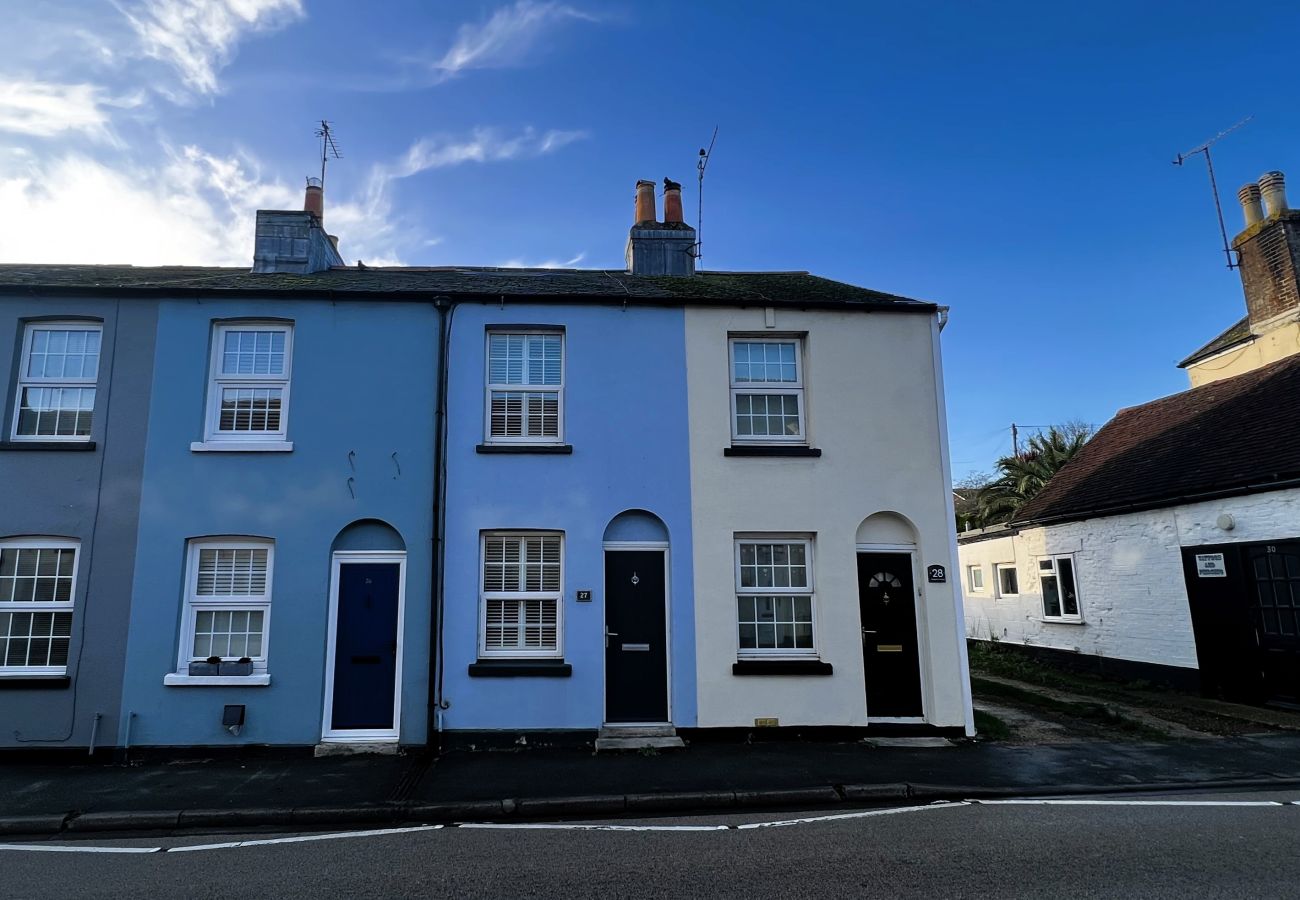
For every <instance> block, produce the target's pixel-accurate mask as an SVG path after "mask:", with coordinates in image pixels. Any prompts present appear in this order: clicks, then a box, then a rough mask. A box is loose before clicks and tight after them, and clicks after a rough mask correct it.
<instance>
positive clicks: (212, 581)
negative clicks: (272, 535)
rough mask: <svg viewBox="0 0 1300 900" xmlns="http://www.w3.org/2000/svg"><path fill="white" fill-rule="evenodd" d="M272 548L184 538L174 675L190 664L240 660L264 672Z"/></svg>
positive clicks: (259, 543) (255, 671)
mask: <svg viewBox="0 0 1300 900" xmlns="http://www.w3.org/2000/svg"><path fill="white" fill-rule="evenodd" d="M273 550H274V548H273V546H272V544H271V543H270V542H269V541H260V540H253V539H247V540H240V539H236V538H231V539H225V540H202V541H191V542H190V548H189V559H188V564H187V566H186V575H185V611H184V615H183V617H182V624H181V641H180V659H179V661H178V668H177V672H178V673H179V674H181V675H186V674H189V673H190V672H191V663H198V664H202V663H208V664H216V665H220V664H221V663H227V664H229V663H239V662H241V661H243V660H247V661H248V662H249V663H251V669H252V671H251V673H248V674H257V675H265V674H266V659H267V643H268V638H269V634H268V631H269V625H270V617H271V572H272V556H273ZM198 669H199V670H200V671H196V672H195V674H212V675H215V674H219V673H217V672H209V671H206V670H203V667H202V666H201V665H200V666H199V667H198Z"/></svg>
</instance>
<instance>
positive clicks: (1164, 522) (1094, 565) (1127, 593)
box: [958, 489, 1300, 667]
mask: <svg viewBox="0 0 1300 900" xmlns="http://www.w3.org/2000/svg"><path fill="white" fill-rule="evenodd" d="M1223 513H1228V514H1230V515H1231V516H1232V517H1233V519H1234V525H1235V527H1234V528H1233V529H1232V530H1231V531H1225V530H1223V529H1221V528H1219V527H1218V525H1217V524H1216V521H1217V519H1218V517H1219V516H1220V515H1221V514H1223ZM1298 536H1300V489H1291V490H1285V491H1272V492H1269V493H1264V494H1252V495H1250V496H1247V497H1231V498H1227V499H1223V500H1211V501H1207V502H1204V503H1192V504H1186V505H1183V506H1173V507H1168V508H1165V509H1158V510H1149V511H1146V512H1138V513H1129V514H1125V515H1118V516H1107V517H1105V518H1100V519H1089V520H1087V521H1083V522H1066V523H1064V524H1061V525H1049V526H1045V527H1034V528H1026V529H1024V530H1022V531H1021V532H1020V533H1019V534H1017V535H1012V536H1009V537H1001V538H994V539H991V540H986V541H976V542H972V543H966V544H962V545H960V547H959V549H958V556H959V558H960V559H961V568H962V571H961V578H962V587H963V589H964V593H965V607H966V633H967V635H968V636H969V637H972V638H976V639H979V640H989V639H990V638H991V637H995V638H996V639H997V640H999V641H1005V642H1008V643H1013V644H1032V645H1035V646H1040V647H1052V648H1056V649H1060V650H1072V651H1076V652H1079V653H1093V654H1097V655H1099V656H1108V657H1115V658H1118V659H1129V660H1137V661H1140V662H1151V663H1160V664H1163V665H1169V666H1188V667H1195V666H1196V646H1195V641H1194V639H1193V636H1192V621H1191V614H1190V612H1189V610H1188V605H1187V590H1186V587H1185V586H1184V581H1183V563H1182V554H1181V548H1182V547H1191V546H1196V545H1203V544H1225V543H1236V542H1245V541H1266V540H1284V539H1295V538H1297V537H1298ZM1055 554H1072V555H1073V556H1074V559H1075V571H1076V577H1077V579H1078V590H1079V602H1080V606H1081V608H1082V612H1083V624H1081V625H1079V624H1064V623H1057V622H1045V621H1044V620H1043V607H1042V592H1041V588H1040V585H1039V581H1038V560H1039V559H1040V558H1042V557H1043V556H1045V555H1055ZM994 563H1015V565H1016V569H1017V573H1018V575H1019V578H1020V595H1019V596H1018V597H1004V598H1000V599H999V598H996V597H995V590H994V588H995V584H994V578H993V564H994ZM972 565H980V566H982V567H983V569H984V590H983V591H982V592H980V591H972V590H971V589H970V580H969V572H968V568H969V567H970V566H972Z"/></svg>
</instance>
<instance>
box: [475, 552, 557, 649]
mask: <svg viewBox="0 0 1300 900" xmlns="http://www.w3.org/2000/svg"><path fill="white" fill-rule="evenodd" d="M482 592H483V596H482V603H481V604H480V605H481V607H482V619H481V625H480V636H479V652H480V653H481V654H482V655H483V656H484V657H514V658H531V657H558V656H560V655H561V651H562V646H561V641H560V633H561V632H560V628H561V624H562V617H563V603H562V602H561V600H562V598H563V596H564V593H563V592H564V536H563V535H562V534H560V533H559V532H550V533H547V532H531V533H524V534H517V533H516V534H512V533H508V532H487V533H485V534H484V535H483V582H482Z"/></svg>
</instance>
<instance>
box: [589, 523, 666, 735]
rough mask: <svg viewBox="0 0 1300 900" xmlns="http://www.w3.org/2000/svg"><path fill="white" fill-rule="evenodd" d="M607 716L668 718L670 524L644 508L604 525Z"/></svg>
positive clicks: (615, 719)
mask: <svg viewBox="0 0 1300 900" xmlns="http://www.w3.org/2000/svg"><path fill="white" fill-rule="evenodd" d="M604 546H605V722H606V723H608V724H612V725H614V724H616V725H631V724H638V725H640V724H662V723H667V722H669V721H670V711H669V705H668V697H669V690H668V677H669V676H668V672H669V668H670V667H669V665H668V659H669V646H668V528H667V526H665V525H664V523H663V520H661V519H660V518H659V517H658V516H656V515H654V514H653V513H650V512H646V511H645V510H640V509H632V510H627V511H625V512H622V513H619V514H618V515H617V516H615V517H614V518H613V519H611V520H610V522H609V525H607V526H606V528H605V536H604Z"/></svg>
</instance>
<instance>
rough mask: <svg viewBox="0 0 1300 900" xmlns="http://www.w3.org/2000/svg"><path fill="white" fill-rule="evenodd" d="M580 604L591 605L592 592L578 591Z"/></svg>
mask: <svg viewBox="0 0 1300 900" xmlns="http://www.w3.org/2000/svg"><path fill="white" fill-rule="evenodd" d="M578 602H579V603H590V602H591V591H578Z"/></svg>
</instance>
